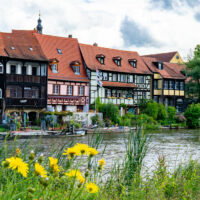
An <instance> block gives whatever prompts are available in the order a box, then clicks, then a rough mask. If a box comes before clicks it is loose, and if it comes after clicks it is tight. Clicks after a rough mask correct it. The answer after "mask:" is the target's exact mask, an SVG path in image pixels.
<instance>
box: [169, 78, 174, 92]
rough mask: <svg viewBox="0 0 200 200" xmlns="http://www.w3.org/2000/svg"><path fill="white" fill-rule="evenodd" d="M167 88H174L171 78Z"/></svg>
mask: <svg viewBox="0 0 200 200" xmlns="http://www.w3.org/2000/svg"><path fill="white" fill-rule="evenodd" d="M169 89H170V90H174V81H173V80H170V81H169Z"/></svg>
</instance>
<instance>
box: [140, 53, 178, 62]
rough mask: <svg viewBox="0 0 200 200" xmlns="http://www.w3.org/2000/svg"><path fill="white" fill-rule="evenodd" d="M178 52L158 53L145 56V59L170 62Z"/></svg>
mask: <svg viewBox="0 0 200 200" xmlns="http://www.w3.org/2000/svg"><path fill="white" fill-rule="evenodd" d="M176 53H177V51H174V52H167V53H158V54H150V55H144V56H145V57H150V58H156V59H157V60H158V61H161V62H170V61H171V59H172V58H173V57H174V56H175V55H176Z"/></svg>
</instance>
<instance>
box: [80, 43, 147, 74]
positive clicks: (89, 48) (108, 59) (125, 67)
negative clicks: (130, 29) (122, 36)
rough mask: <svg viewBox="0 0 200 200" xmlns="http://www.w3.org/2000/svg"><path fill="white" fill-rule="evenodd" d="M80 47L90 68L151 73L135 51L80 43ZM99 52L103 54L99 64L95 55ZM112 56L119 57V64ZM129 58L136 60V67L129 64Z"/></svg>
mask: <svg viewBox="0 0 200 200" xmlns="http://www.w3.org/2000/svg"><path fill="white" fill-rule="evenodd" d="M80 49H81V53H82V55H83V59H84V61H85V63H86V65H87V67H88V68H89V69H91V70H96V68H98V69H100V70H105V71H113V72H115V71H116V72H125V73H135V74H151V72H150V71H149V69H148V68H147V66H146V65H145V64H144V62H143V60H142V59H141V57H140V56H139V54H138V53H137V52H133V51H123V50H117V49H110V48H104V47H98V46H93V45H87V44H80ZM99 54H103V55H104V56H105V61H104V65H101V64H100V63H99V62H98V60H97V59H96V56H97V55H99ZM114 57H121V66H117V65H116V64H115V63H114V61H113V58H114ZM129 59H136V60H137V67H136V68H134V67H133V66H131V65H130V63H129Z"/></svg>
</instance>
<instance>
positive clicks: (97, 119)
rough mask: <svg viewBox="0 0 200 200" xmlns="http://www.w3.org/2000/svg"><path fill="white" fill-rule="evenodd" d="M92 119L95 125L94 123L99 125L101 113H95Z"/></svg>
mask: <svg viewBox="0 0 200 200" xmlns="http://www.w3.org/2000/svg"><path fill="white" fill-rule="evenodd" d="M91 120H92V124H93V125H94V124H97V125H99V124H100V122H101V121H100V118H99V115H97V114H96V115H94V116H92V117H91Z"/></svg>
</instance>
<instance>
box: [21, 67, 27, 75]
mask: <svg viewBox="0 0 200 200" xmlns="http://www.w3.org/2000/svg"><path fill="white" fill-rule="evenodd" d="M22 74H23V75H26V66H23V67H22Z"/></svg>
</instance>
